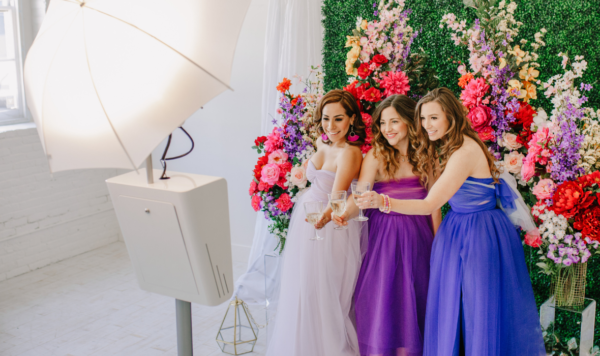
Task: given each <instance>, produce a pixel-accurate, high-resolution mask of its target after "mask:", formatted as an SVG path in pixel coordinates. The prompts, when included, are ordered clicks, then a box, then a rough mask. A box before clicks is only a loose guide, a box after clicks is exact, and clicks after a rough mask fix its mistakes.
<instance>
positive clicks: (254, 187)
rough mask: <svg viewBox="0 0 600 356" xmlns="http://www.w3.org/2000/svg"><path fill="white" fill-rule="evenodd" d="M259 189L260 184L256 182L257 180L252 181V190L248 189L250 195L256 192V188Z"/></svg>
mask: <svg viewBox="0 0 600 356" xmlns="http://www.w3.org/2000/svg"><path fill="white" fill-rule="evenodd" d="M257 189H258V185H257V184H256V182H255V181H252V182H250V190H248V193H249V194H250V195H252V194H254V193H256V190H257Z"/></svg>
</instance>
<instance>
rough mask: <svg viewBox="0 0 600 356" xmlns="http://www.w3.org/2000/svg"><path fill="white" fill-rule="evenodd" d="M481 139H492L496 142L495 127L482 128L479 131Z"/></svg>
mask: <svg viewBox="0 0 600 356" xmlns="http://www.w3.org/2000/svg"><path fill="white" fill-rule="evenodd" d="M477 135H479V138H480V139H481V141H484V142H485V141H492V142H496V136H495V135H494V129H493V128H491V127H490V126H488V127H485V128H483V129H481V131H479V132H477Z"/></svg>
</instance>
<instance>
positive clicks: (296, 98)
mask: <svg viewBox="0 0 600 356" xmlns="http://www.w3.org/2000/svg"><path fill="white" fill-rule="evenodd" d="M292 98H294V96H293V95H292ZM297 102H298V97H295V98H294V99H293V100H292V103H291V104H292V106H296V103H297Z"/></svg>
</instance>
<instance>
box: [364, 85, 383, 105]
mask: <svg viewBox="0 0 600 356" xmlns="http://www.w3.org/2000/svg"><path fill="white" fill-rule="evenodd" d="M362 99H364V100H366V101H370V102H373V103H376V102H378V101H380V100H381V92H380V91H379V89H377V88H375V87H372V88H371V89H369V90H367V91H366V92H364V94H363V98H362Z"/></svg>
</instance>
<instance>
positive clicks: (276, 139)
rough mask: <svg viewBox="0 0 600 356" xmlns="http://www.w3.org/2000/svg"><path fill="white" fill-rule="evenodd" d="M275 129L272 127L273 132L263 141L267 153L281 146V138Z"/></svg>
mask: <svg viewBox="0 0 600 356" xmlns="http://www.w3.org/2000/svg"><path fill="white" fill-rule="evenodd" d="M276 130H277V129H274V130H273V132H271V133H270V134H269V136H267V141H266V142H265V150H266V151H267V152H269V153H270V152H273V151H275V150H278V149H281V148H283V140H282V139H281V136H279V133H278V132H277V131H276Z"/></svg>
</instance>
